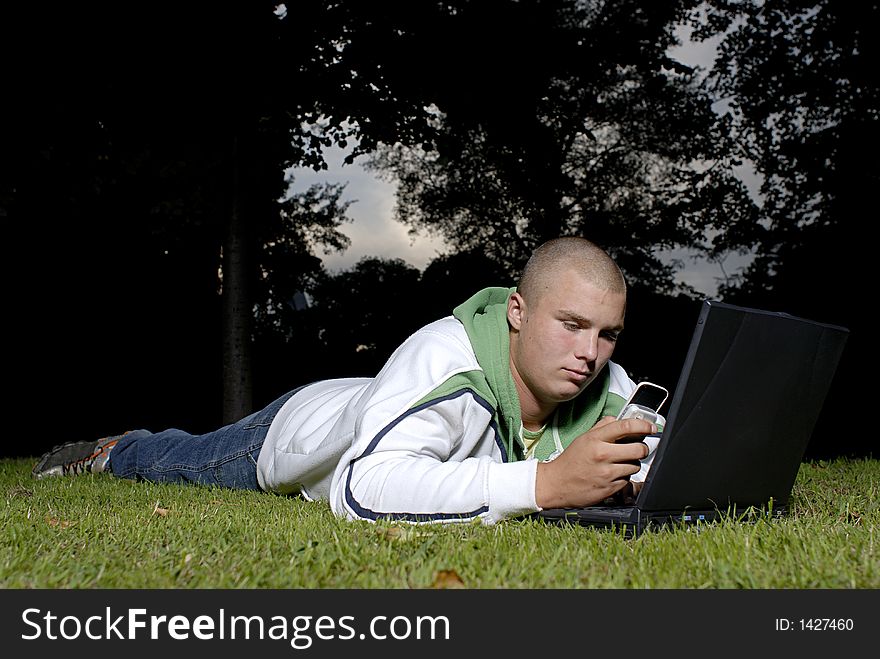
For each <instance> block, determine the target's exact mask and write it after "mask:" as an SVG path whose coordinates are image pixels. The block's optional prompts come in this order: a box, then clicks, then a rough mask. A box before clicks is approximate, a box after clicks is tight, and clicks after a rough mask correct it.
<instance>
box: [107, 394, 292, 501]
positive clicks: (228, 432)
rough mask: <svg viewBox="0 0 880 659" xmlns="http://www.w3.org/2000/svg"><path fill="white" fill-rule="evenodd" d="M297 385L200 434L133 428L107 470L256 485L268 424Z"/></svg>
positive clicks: (139, 475)
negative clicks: (260, 406)
mask: <svg viewBox="0 0 880 659" xmlns="http://www.w3.org/2000/svg"><path fill="white" fill-rule="evenodd" d="M297 391H299V389H295V390H293V391H290V392H288V393H286V394H284V395H283V396H282V397H281V398H279V399H278V400H276V401H275V402H273V403H271V404H270V405H268V406H267V407H265V408H264V409H262V410H260V411H259V412H255V413H253V414H251V415H250V416H247V417H245V418H244V419H242V420H241V421H238V422H236V423H232V424H230V425H228V426H224V427H223V428H220V429H219V430H215V431H213V432H209V433H206V434H204V435H191V434H189V433H187V432H184V431H182V430H177V429H176V428H170V429H168V430H163V431H162V432H155V433H154V432H150V431H149V430H133V431H131V432H129V433H127V434H126V435H124V436H123V437H122V438H121V439H120V440H119V443H117V444H116V446H114V447H113V450H111V451H110V461H109V462H108V466H107V471H109V472H111V473H112V474H113V475H114V476H117V477H119V478H133V479H137V480H147V481H153V482H156V483H199V484H202V485H218V486H221V487H230V488H237V489H245V490H259V489H260V486H259V484H258V483H257V457H259V455H260V449H261V448H262V446H263V442H264V441H265V439H266V434H267V433H268V432H269V426H270V425H271V424H272V420H273V419H274V418H275V415H276V414H278V411H279V410H280V409H281V406H282V405H284V403H285V402H287V399H288V398H290V397H291V396H292V395H293V394H294V393H296V392H297Z"/></svg>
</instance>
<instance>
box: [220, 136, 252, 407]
mask: <svg viewBox="0 0 880 659" xmlns="http://www.w3.org/2000/svg"><path fill="white" fill-rule="evenodd" d="M242 146H243V145H242V139H241V136H240V135H235V136H234V137H233V144H232V200H231V202H232V203H231V207H230V212H229V214H228V216H227V220H226V235H225V236H224V241H223V264H222V267H223V292H222V299H223V423H224V424H225V423H232V422H234V421H238V420H239V419H241V418H242V417H244V416H247V415H248V414H250V413H251V412H252V407H253V391H252V387H253V382H252V377H251V325H252V317H253V304H252V302H251V295H250V286H249V275H250V270H251V259H250V250H251V241H250V232H249V231H248V222H247V208H248V204H247V199H248V192H249V191H248V185H247V183H246V174H245V172H246V169H245V168H246V164H245V162H244V161H245V160H246V153H247V150H246V148H242Z"/></svg>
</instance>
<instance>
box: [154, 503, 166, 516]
mask: <svg viewBox="0 0 880 659" xmlns="http://www.w3.org/2000/svg"><path fill="white" fill-rule="evenodd" d="M153 514H154V515H158V516H159V517H165V515H167V514H168V509H167V508H160V507H159V503H158V502H157V503H156V507H155V508H153Z"/></svg>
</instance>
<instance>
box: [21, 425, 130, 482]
mask: <svg viewBox="0 0 880 659" xmlns="http://www.w3.org/2000/svg"><path fill="white" fill-rule="evenodd" d="M127 434H128V433H123V434H122V435H114V436H112V437H102V438H101V439H99V440H98V441H85V442H68V443H67V444H62V445H61V446H56V447H55V448H53V449H52V450H51V451H49V452H48V453H45V454H44V455H43V457H42V458H40V461H39V462H38V463H37V464H35V465H34V468H33V470H32V472H31V473H32V474H33V476H34V478H48V477H50V476H76V475H77V474H85V473H91V474H98V473H100V472H102V471H104V469H105V468H106V466H107V461H108V460H109V459H110V450H111V449H112V448H113V447H114V446H116V443H117V442H118V441H119V440H120V439H122V437H123V436H125V435H127Z"/></svg>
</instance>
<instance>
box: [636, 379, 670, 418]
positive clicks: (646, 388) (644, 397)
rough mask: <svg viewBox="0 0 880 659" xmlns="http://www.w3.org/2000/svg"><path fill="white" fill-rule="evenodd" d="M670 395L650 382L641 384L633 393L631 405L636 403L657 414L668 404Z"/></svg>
mask: <svg viewBox="0 0 880 659" xmlns="http://www.w3.org/2000/svg"><path fill="white" fill-rule="evenodd" d="M668 395H669V392H668V391H667V390H666V389H664V388H663V387H660V386H658V385H656V384H652V383H650V382H641V383H639V385H638V387H636V390H635V391H634V392H633V395H632V397H631V398H630V400H629V403H635V404H636V405H641V406H642V407H647V408H648V409H650V410H654V411H655V412H656V411H657V410H659V409H660V407H661V406H662V405H663V403H665V402H666V397H667V396H668Z"/></svg>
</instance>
